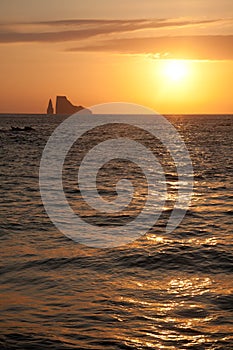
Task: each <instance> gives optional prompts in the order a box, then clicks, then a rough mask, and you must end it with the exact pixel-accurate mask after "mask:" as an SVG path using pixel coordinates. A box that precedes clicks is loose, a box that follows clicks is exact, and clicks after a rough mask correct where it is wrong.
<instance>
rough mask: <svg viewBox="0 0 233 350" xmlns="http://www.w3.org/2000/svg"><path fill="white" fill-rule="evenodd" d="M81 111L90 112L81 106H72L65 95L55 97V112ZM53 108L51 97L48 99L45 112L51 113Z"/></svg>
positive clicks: (63, 113) (70, 112)
mask: <svg viewBox="0 0 233 350" xmlns="http://www.w3.org/2000/svg"><path fill="white" fill-rule="evenodd" d="M79 111H83V112H82V113H84V114H92V112H91V111H90V110H89V109H87V108H85V107H83V106H74V105H73V104H72V103H71V102H70V101H69V100H68V98H67V97H66V96H57V98H56V111H55V113H56V114H60V115H71V114H74V113H77V112H79ZM53 113H54V108H53V103H52V100H51V98H50V99H49V103H48V108H47V114H53Z"/></svg>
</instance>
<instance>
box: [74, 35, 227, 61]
mask: <svg viewBox="0 0 233 350" xmlns="http://www.w3.org/2000/svg"><path fill="white" fill-rule="evenodd" d="M69 51H95V52H98V51H110V52H116V53H126V54H150V55H152V56H151V57H155V58H177V59H179V58H183V59H198V60H225V59H233V35H199V36H173V37H171V36H170V37H146V38H122V39H114V40H111V39H109V40H103V41H100V42H97V43H92V44H89V45H83V46H79V47H76V48H71V49H69Z"/></svg>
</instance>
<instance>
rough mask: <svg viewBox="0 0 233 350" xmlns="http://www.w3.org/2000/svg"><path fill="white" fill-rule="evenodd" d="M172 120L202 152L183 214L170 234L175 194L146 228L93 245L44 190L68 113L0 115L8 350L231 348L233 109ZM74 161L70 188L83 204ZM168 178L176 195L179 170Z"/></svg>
mask: <svg viewBox="0 0 233 350" xmlns="http://www.w3.org/2000/svg"><path fill="white" fill-rule="evenodd" d="M168 118H169V120H170V121H171V122H172V123H173V124H174V125H175V126H176V128H177V129H178V130H179V131H180V133H181V135H182V136H183V139H184V140H185V142H186V145H187V147H188V149H189V151H190V154H191V158H192V161H193V167H194V173H195V184H194V196H193V200H192V204H191V206H190V208H189V210H188V212H187V214H186V216H185V218H184V219H183V221H182V223H181V224H180V226H179V227H178V228H177V229H176V230H175V231H174V232H173V233H171V234H167V233H165V223H166V220H167V217H168V216H169V213H170V211H171V209H170V207H169V203H168V206H167V207H166V208H165V210H164V215H162V217H161V219H160V220H159V222H158V225H156V226H155V227H153V228H152V229H151V230H150V231H149V233H148V234H147V235H146V236H144V237H142V238H141V239H139V240H137V241H135V242H133V243H131V244H128V245H125V246H121V247H118V248H112V249H93V248H88V247H86V246H84V245H80V244H78V243H74V242H73V241H72V240H69V239H68V238H67V237H66V236H64V235H63V234H62V233H60V232H59V231H58V230H57V229H56V228H55V227H54V226H53V224H52V223H51V221H50V220H49V218H48V216H47V214H46V212H45V210H44V207H43V205H42V202H41V198H40V192H39V185H38V172H39V163H40V158H41V154H42V151H43V148H44V146H45V143H46V141H47V139H48V137H49V135H50V134H51V132H52V130H53V129H54V128H55V126H56V125H58V124H59V122H60V121H61V120H62V118H61V117H50V118H49V117H47V116H44V115H41V116H39V115H36V116H33V115H32V116H29V115H27V116H0V130H1V132H0V142H1V155H0V164H1V198H2V207H1V248H0V249H1V257H0V259H1V298H0V302H1V312H0V322H1V329H0V348H1V349H94V350H100V349H223V350H225V349H232V348H233V337H232V324H233V319H232V312H233V294H232V293H233V282H232V270H233V265H232V263H233V252H232V243H233V242H232V238H233V233H232V222H233V220H232V217H233V208H232V204H233V191H232V187H233V179H232V174H233V156H232V138H233V116H223V115H222V116H221V115H218V116H170V117H168ZM11 126H14V127H16V126H18V127H21V128H23V127H25V126H31V127H33V129H34V130H32V131H12V130H11ZM92 136H93V135H92ZM139 138H140V137H139ZM89 141H90V140H89ZM90 142H91V141H90ZM86 143H87V144H88V139H87V140H86ZM72 159H73V158H72V154H71V155H70V159H68V161H67V163H66V165H65V170H64V173H65V185H64V187H65V189H66V193H67V198H68V199H70V201H71V202H73V204H74V203H75V200H76V199H78V197H79V194H78V191H77V190H76V189H75V185H74V184H75V181H74V179H72V175H74V174H73V172H74V169H73V168H74V160H72ZM72 162H73V163H72ZM168 163H169V160H168ZM72 165H73V166H72ZM114 166H115V165H114ZM121 166H123V165H122V164H121ZM103 171H104V170H103ZM103 176H104V175H103ZM167 179H168V183H169V186H170V189H171V197H172V195H173V192H175V191H176V183H177V178H176V176H175V174H174V169H172V168H169V167H168V168H167ZM74 205H75V204H74ZM135 205H137V203H135ZM93 216H94V213H89V212H87V213H86V217H89V219H93ZM99 220H101V218H99ZM105 224H108V223H106V222H105ZM93 230H94V229H93Z"/></svg>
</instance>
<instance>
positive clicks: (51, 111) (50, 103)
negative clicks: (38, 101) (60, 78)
mask: <svg viewBox="0 0 233 350" xmlns="http://www.w3.org/2000/svg"><path fill="white" fill-rule="evenodd" d="M53 113H54V109H53V103H52V100H51V98H50V99H49V104H48V108H47V114H53Z"/></svg>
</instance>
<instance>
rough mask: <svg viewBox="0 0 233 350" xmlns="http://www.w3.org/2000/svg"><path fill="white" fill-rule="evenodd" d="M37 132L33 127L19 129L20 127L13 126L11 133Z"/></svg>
mask: <svg viewBox="0 0 233 350" xmlns="http://www.w3.org/2000/svg"><path fill="white" fill-rule="evenodd" d="M32 130H35V129H33V128H32V127H31V126H25V127H24V128H19V127H18V126H12V127H11V131H17V132H18V131H32Z"/></svg>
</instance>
